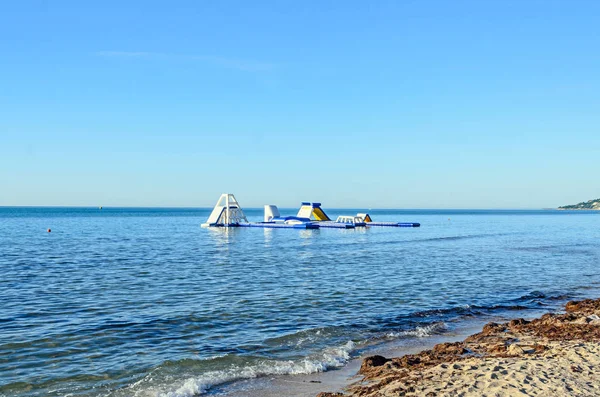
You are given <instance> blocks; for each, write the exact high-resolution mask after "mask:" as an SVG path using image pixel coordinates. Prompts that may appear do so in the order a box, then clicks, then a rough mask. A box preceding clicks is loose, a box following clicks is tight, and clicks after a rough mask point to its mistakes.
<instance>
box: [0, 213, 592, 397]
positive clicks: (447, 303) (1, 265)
mask: <svg viewBox="0 0 600 397" xmlns="http://www.w3.org/2000/svg"><path fill="white" fill-rule="evenodd" d="M363 210H364V209H363ZM363 210H359V209H344V210H335V209H330V210H329V211H328V212H329V213H330V214H329V215H330V216H331V217H335V216H337V215H353V214H356V213H357V212H364V211H363ZM245 212H246V215H247V216H248V218H249V219H250V220H252V221H259V220H261V218H262V210H261V209H246V210H245ZM281 212H282V214H284V215H287V214H289V215H292V214H294V213H295V210H293V209H289V210H281ZM368 212H369V213H370V214H371V216H372V217H373V219H374V220H378V221H396V222H419V223H420V224H421V227H419V228H385V227H373V228H357V229H354V230H350V229H348V230H342V229H319V230H297V229H260V228H229V229H225V228H209V229H206V228H201V227H200V224H201V223H203V222H204V221H205V220H206V218H207V217H208V215H209V213H210V209H208V208H106V207H105V208H103V209H100V208H56V207H52V208H34V207H0V396H19V397H20V396H93V397H96V396H106V397H121V396H157V397H158V396H165V397H190V396H198V395H219V394H221V393H227V390H229V389H231V388H235V385H236V382H238V383H239V382H241V381H244V382H248V380H252V379H261V378H262V379H264V378H265V377H270V376H280V377H290V379H292V378H293V377H294V376H298V375H301V374H311V373H318V372H323V371H336V370H339V369H340V368H342V367H344V366H345V365H347V363H348V362H349V360H352V359H353V358H355V357H359V356H361V355H364V354H366V353H368V352H369V351H371V350H372V349H376V348H377V347H381V346H385V345H386V344H389V343H398V341H410V340H413V339H421V340H422V339H426V338H431V337H434V336H436V335H441V334H444V333H448V332H452V330H453V329H455V328H456V327H459V326H460V325H461V324H463V323H464V322H467V321H472V320H473V319H479V320H481V321H486V319H490V318H496V317H498V316H505V317H507V318H510V317H511V315H512V314H513V313H514V314H515V315H516V314H518V315H520V316H521V315H527V313H538V312H540V311H556V310H560V308H561V305H563V304H564V303H565V302H567V301H568V300H572V299H580V298H582V297H599V296H600V212H587V211H556V210H531V211H530V210H375V209H374V210H369V211H368ZM48 229H50V230H51V231H50V232H48ZM242 394H243V393H242Z"/></svg>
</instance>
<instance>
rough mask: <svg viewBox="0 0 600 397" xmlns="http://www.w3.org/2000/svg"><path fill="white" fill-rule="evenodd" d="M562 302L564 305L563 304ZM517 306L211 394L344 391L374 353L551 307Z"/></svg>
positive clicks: (311, 395)
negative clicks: (332, 364) (336, 363)
mask: <svg viewBox="0 0 600 397" xmlns="http://www.w3.org/2000/svg"><path fill="white" fill-rule="evenodd" d="M562 306H563V305H561V306H560V307H562ZM560 307H556V309H551V308H547V309H546V310H541V309H540V310H534V311H532V310H531V309H529V310H517V311H516V313H511V312H512V311H509V312H504V313H502V314H497V315H485V316H482V317H477V318H472V319H469V320H465V318H461V319H458V320H457V322H454V321H452V322H450V323H449V324H451V325H450V330H448V331H443V332H441V333H434V334H426V335H423V336H421V337H408V338H401V339H396V340H391V341H389V342H384V343H381V344H378V345H375V346H372V347H369V348H367V349H365V350H364V351H363V352H362V353H360V354H359V355H358V356H356V357H353V358H351V359H350V360H348V362H347V363H346V364H345V365H344V366H343V367H340V368H336V369H331V370H328V371H324V372H316V373H310V374H295V375H290V374H282V375H270V376H264V377H257V378H247V379H238V380H235V381H233V382H227V383H224V384H221V385H218V386H214V387H211V388H210V390H209V391H208V392H207V395H208V396H212V395H214V396H219V397H234V396H239V395H244V396H245V397H279V396H288V397H315V396H316V395H318V394H319V393H321V392H327V393H331V394H332V395H336V393H341V392H343V391H344V390H348V389H349V388H350V387H351V386H352V385H353V384H354V383H356V382H357V381H360V379H361V378H362V375H360V374H359V370H360V368H361V364H362V363H363V360H364V359H366V358H367V357H369V356H372V355H385V356H390V357H395V356H403V355H409V354H418V353H420V352H422V351H424V350H427V349H432V348H433V347H434V346H435V345H437V344H440V343H450V342H456V341H460V340H463V339H465V338H467V337H468V336H470V335H472V334H473V333H476V332H478V331H480V330H481V328H482V327H483V326H484V325H485V324H486V323H488V322H490V321H508V319H510V318H512V317H513V315H521V316H524V317H526V318H529V319H533V318H534V317H536V316H539V315H541V314H543V313H546V312H547V311H548V310H557V309H560Z"/></svg>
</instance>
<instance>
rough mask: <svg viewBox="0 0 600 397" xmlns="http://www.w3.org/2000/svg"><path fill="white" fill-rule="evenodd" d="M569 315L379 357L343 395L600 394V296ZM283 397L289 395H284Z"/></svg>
mask: <svg viewBox="0 0 600 397" xmlns="http://www.w3.org/2000/svg"><path fill="white" fill-rule="evenodd" d="M565 310H566V313H564V314H545V315H543V316H541V317H540V318H537V319H534V320H531V321H529V320H525V319H514V320H511V321H510V322H506V323H495V322H492V323H488V324H486V325H485V326H484V327H483V330H482V331H481V332H479V333H476V334H473V335H471V336H469V337H467V338H466V339H464V340H463V341H461V342H445V343H439V344H437V345H435V346H434V347H433V348H432V349H429V350H424V351H422V352H420V353H416V354H406V355H403V356H401V357H397V358H392V359H389V358H385V357H384V356H382V355H374V356H370V357H367V358H365V359H364V360H363V361H362V364H361V367H360V369H359V371H358V372H359V374H360V375H362V379H359V380H356V381H355V382H354V383H353V384H352V385H350V386H348V387H346V388H345V389H344V390H343V393H340V392H339V390H338V391H333V392H331V391H329V392H322V393H319V394H318V395H319V397H334V396H335V397H339V396H361V397H375V396H429V397H433V396H515V395H523V396H527V395H529V396H553V395H556V396H558V395H560V396H591V395H600V343H599V342H600V299H596V300H591V299H588V300H584V301H579V302H569V303H567V305H566V306H565ZM282 395H285V394H282Z"/></svg>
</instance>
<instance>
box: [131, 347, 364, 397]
mask: <svg viewBox="0 0 600 397" xmlns="http://www.w3.org/2000/svg"><path fill="white" fill-rule="evenodd" d="M354 349H355V344H354V342H352V341H348V342H347V343H346V344H344V345H342V346H338V347H334V348H328V349H325V350H323V351H322V352H321V353H319V354H315V355H313V356H309V357H307V358H304V359H302V360H297V361H294V360H288V361H284V360H255V361H254V362H253V363H250V364H248V365H238V364H233V365H231V366H230V367H229V368H226V369H223V370H216V371H208V372H205V373H203V374H201V375H198V376H190V377H188V378H187V379H183V380H180V381H179V382H177V383H176V384H177V385H176V386H175V387H173V386H172V385H173V383H172V382H169V384H170V386H167V385H163V386H152V387H148V386H149V385H145V386H143V385H142V383H145V382H137V383H136V384H134V385H132V386H131V388H133V389H136V388H138V387H141V388H142V389H141V390H135V391H133V390H130V391H132V392H133V394H134V395H136V396H160V397H192V396H198V395H200V394H204V393H206V392H207V391H208V390H209V389H211V388H212V387H214V386H217V385H221V384H224V383H229V382H233V381H236V380H241V379H251V378H258V377H262V376H269V375H298V374H313V373H317V372H325V371H327V370H329V369H333V368H339V367H343V366H344V365H345V364H346V363H347V362H348V360H349V359H350V356H351V353H352V351H353V350H354ZM156 375H158V374H157V373H156V372H155V374H154V376H152V377H150V379H148V380H150V381H151V380H152V378H155V377H156ZM168 389H171V390H168Z"/></svg>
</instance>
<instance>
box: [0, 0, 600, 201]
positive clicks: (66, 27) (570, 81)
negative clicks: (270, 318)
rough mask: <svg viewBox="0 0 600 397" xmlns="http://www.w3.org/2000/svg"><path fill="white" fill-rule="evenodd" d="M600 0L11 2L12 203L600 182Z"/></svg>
mask: <svg viewBox="0 0 600 397" xmlns="http://www.w3.org/2000/svg"><path fill="white" fill-rule="evenodd" d="M598 26H600V2H598V1H566V0H565V1H551V0H544V1H535V0H528V1H522V0H519V1H511V0H502V1H501V0H490V1H480V0H477V1H461V0H457V1H427V0H424V1H411V0H404V1H401V0H398V1H384V0H381V1H373V2H366V1H341V0H340V1H283V0H282V1H271V2H263V1H251V2H250V1H226V0H225V1H212V2H211V1H170V2H166V1H147V0H145V1H137V0H131V1H127V2H123V1H111V0H106V1H101V2H85V1H61V0H53V1H28V0H23V1H12V2H5V3H3V4H2V9H1V10H0V205H11V206H12V205H64V206H71V205H74V206H98V205H102V206H186V207H210V206H212V205H214V203H215V202H216V201H217V199H218V198H219V195H220V194H221V193H224V192H228V193H234V194H235V195H236V197H237V199H238V201H239V202H240V204H241V205H242V206H245V207H259V206H262V205H264V204H277V205H279V206H281V207H296V206H297V205H298V204H299V203H300V202H301V201H319V202H322V203H323V205H324V206H325V207H330V208H331V207H337V208H343V207H351V208H362V207H365V208H549V207H556V206H559V205H564V204H573V203H576V202H580V201H586V200H589V199H593V198H598V197H600V184H599V183H598V180H599V179H598V172H599V170H600V29H598Z"/></svg>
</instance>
